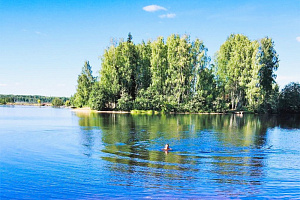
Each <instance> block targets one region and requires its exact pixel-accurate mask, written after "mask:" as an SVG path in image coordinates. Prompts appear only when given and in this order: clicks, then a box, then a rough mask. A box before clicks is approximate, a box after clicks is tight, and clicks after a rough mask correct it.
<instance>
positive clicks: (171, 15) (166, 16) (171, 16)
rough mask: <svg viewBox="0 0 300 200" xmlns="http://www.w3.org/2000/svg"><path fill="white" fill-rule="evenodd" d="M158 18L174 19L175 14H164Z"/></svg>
mask: <svg viewBox="0 0 300 200" xmlns="http://www.w3.org/2000/svg"><path fill="white" fill-rule="evenodd" d="M159 17H160V18H174V17H176V14H174V13H169V14H166V15H160V16H159Z"/></svg>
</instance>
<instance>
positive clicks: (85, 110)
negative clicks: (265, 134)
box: [0, 103, 278, 116]
mask: <svg viewBox="0 0 300 200" xmlns="http://www.w3.org/2000/svg"><path fill="white" fill-rule="evenodd" d="M0 105H7V106H37V107H49V106H52V105H51V103H43V104H31V103H7V104H0ZM60 107H62V108H70V109H71V111H73V112H80V113H108V114H132V115H161V114H170V115H187V114H192V115H199V114H203V115H227V114H235V115H241V116H242V115H243V114H254V115H256V114H260V113H255V112H250V111H230V110H229V111H226V112H219V113H218V112H203V113H200V112H199V113H197V112H168V113H164V112H159V111H152V110H131V111H113V110H100V111H99V110H92V109H91V108H90V107H83V108H76V107H72V106H68V107H66V106H60ZM274 114H275V113H274ZM277 114H278V113H277Z"/></svg>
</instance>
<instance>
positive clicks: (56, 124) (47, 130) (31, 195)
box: [0, 106, 300, 199]
mask: <svg viewBox="0 0 300 200" xmlns="http://www.w3.org/2000/svg"><path fill="white" fill-rule="evenodd" d="M0 128H1V129H0V155H1V160H0V167H1V169H0V170H1V171H0V172H1V177H0V178H1V182H0V183H1V188H0V191H1V194H0V199H102V198H112V199H115V198H121V199H128V198H129V199H146V198H154V199H178V198H190V199H198V198H201V199H231V198H255V199H274V198H278V199H296V198H299V196H300V116H299V115H290V116H282V117H278V116H276V115H245V114H244V115H231V114H230V115H204V114H203V115H198V114H191V115H131V114H97V113H88V112H81V113H79V112H73V111H72V110H71V109H64V108H51V107H34V106H0ZM166 143H168V144H170V147H171V148H172V151H169V152H164V151H162V150H161V149H162V148H163V147H164V145H165V144H166Z"/></svg>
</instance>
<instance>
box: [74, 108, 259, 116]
mask: <svg viewBox="0 0 300 200" xmlns="http://www.w3.org/2000/svg"><path fill="white" fill-rule="evenodd" d="M71 109H72V110H71V111H73V112H81V113H88V112H90V113H110V114H133V115H161V114H171V115H186V114H193V115H199V114H203V115H227V114H236V115H243V114H258V113H254V112H249V111H227V112H220V113H218V112H211V113H209V112H204V113H197V112H178V113H177V112H169V113H162V112H159V111H152V110H149V111H144V110H131V111H113V110H107V111H99V110H92V109H91V108H89V107H84V108H71ZM137 111H138V112H137Z"/></svg>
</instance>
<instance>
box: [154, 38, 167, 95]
mask: <svg viewBox="0 0 300 200" xmlns="http://www.w3.org/2000/svg"><path fill="white" fill-rule="evenodd" d="M150 63H151V67H150V71H151V77H152V79H151V89H153V90H156V91H157V92H158V94H161V95H164V94H166V78H167V67H168V66H167V64H168V61H167V46H166V45H165V43H164V38H163V37H159V38H157V40H156V41H153V42H152V43H151V60H150Z"/></svg>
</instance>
